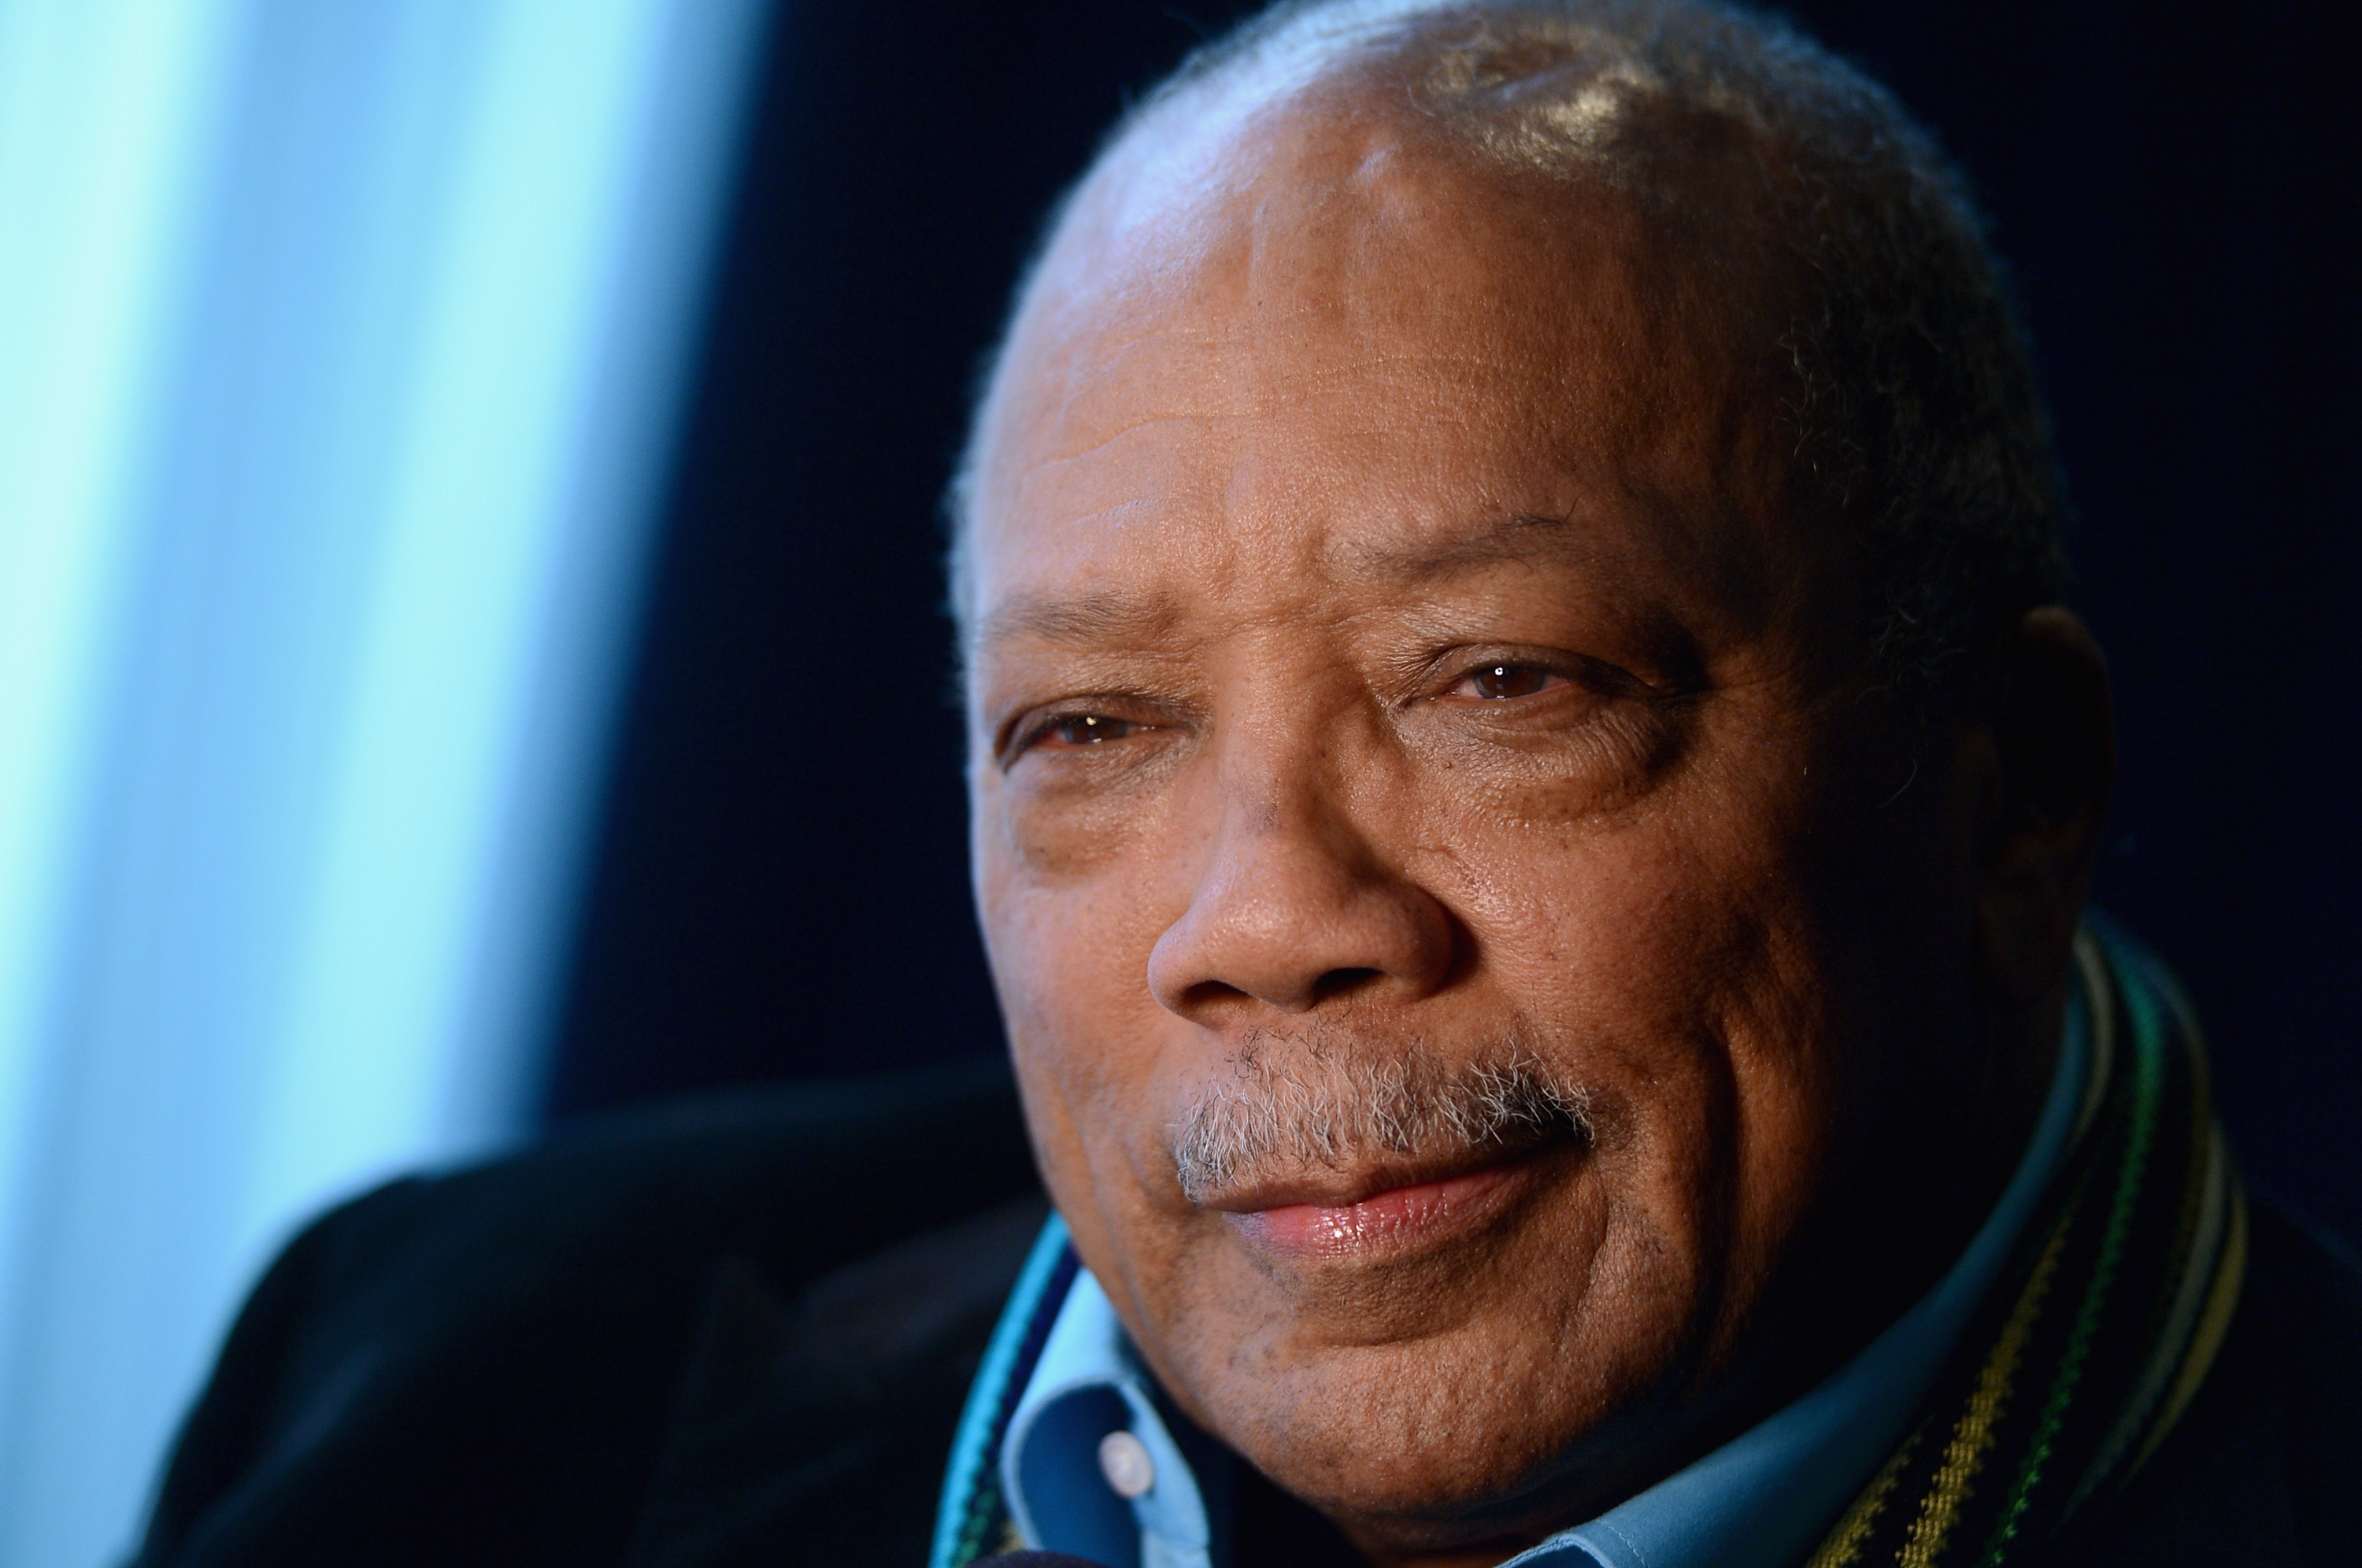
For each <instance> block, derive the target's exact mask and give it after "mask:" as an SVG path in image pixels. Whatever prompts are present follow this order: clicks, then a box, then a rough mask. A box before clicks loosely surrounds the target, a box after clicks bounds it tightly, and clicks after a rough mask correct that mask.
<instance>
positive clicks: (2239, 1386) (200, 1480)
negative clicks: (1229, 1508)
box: [138, 1065, 2362, 1568]
mask: <svg viewBox="0 0 2362 1568" xmlns="http://www.w3.org/2000/svg"><path fill="white" fill-rule="evenodd" d="M1045 1213H1046V1209H1045V1206H1044V1204H1043V1199H1042V1198H1041V1196H1040V1193H1039V1189H1038V1187H1036V1185H1035V1180H1034V1176H1033V1171H1032V1164H1031V1160H1030V1157H1029V1155H1028V1153H1027V1150H1026V1146H1025V1141H1024V1133H1023V1129H1022V1126H1021V1122H1020V1120H1019V1116H1018V1110H1017V1105H1016V1098H1015V1095H1014V1093H1013V1092H1012V1091H1011V1089H1010V1085H1009V1082H1008V1077H1007V1075H1006V1072H1005V1070H1004V1069H1002V1068H1000V1067H999V1066H997V1065H996V1066H974V1067H966V1068H960V1069H956V1070H952V1071H947V1072H937V1073H933V1074H928V1075H922V1076H917V1077H899V1078H894V1079H888V1080H880V1081H877V1082H872V1083H867V1084H859V1085H849V1086H833V1087H828V1088H792V1089H782V1090H774V1091H767V1092H765V1093H762V1094H745V1095H738V1096H733V1097H729V1098H726V1099H715V1100H710V1101H704V1102H698V1103H691V1104H684V1105H679V1106H675V1107H671V1108H668V1109H666V1110H660V1111H657V1112H654V1113H647V1114H643V1115H638V1116H635V1117H630V1118H625V1119H621V1120H618V1121H613V1122H611V1123H608V1124H606V1125H605V1126H602V1127H600V1128H597V1129H592V1130H588V1131H585V1132H578V1133H575V1134H571V1135H568V1136H567V1137H563V1138H560V1139H558V1140H556V1141H554V1142H552V1143H548V1144H546V1145H544V1146H542V1147H539V1148H536V1149H534V1150H531V1151H528V1152H527V1153H524V1154H520V1155H517V1156H515V1157H513V1158H511V1159H507V1160H503V1161H500V1162H498V1163H496V1164H493V1165H487V1166H484V1167H481V1168H480V1169H475V1170H470V1171H466V1172H462V1173H460V1174H458V1175H453V1176H441V1177H436V1178H432V1179H411V1180H406V1181H401V1182H396V1183H394V1184H393V1185H392V1186H390V1187H384V1188H382V1189H381V1190H379V1191H377V1192H374V1193H371V1194H370V1196H368V1197H366V1198H361V1199H359V1200H358V1201H356V1202H354V1203H351V1204H348V1205H347V1206H346V1207H344V1208H342V1209H337V1211H336V1212H334V1213H332V1214H330V1215H328V1216H327V1217H326V1218H325V1219H323V1220H320V1221H319V1222H318V1223H316V1224H315V1225H314V1226H313V1227H312V1228H311V1229H310V1230H308V1231H305V1232H304V1235H303V1236H302V1237H301V1238H299V1239H298V1240H297V1241H296V1242H294V1243H293V1244H292V1245H291V1246H290V1247H289V1248H288V1250H287V1251H286V1253H284V1254H283V1255H282V1256H281V1258H280V1260H279V1261H278V1263H277V1264H275V1265H273V1267H272V1268H271V1270H270V1273H269V1275H266V1276H265V1278H264V1279H263V1282H262V1284H261V1285H260V1286H259V1287H258V1288H257V1289H256V1291H255V1293H254V1296H253V1298H252V1299H251V1300H250V1301H249V1302H248V1305H247V1308H246V1310H245V1312H244V1314H243V1315H242V1316H241V1317H240V1318H239V1320H238V1322H237V1328H236V1329H235V1330H234V1331H232V1333H231V1336H230V1339H229V1342H228V1344H227V1346H226V1348H225V1350H224V1351H223V1353H222V1358H221V1362H220V1364H219V1366H218V1367H217V1368H216V1369H215V1373H214V1375H213V1378H212V1381H211V1383H210V1384H209V1385H208V1386H207V1387H206V1389H205V1392H204V1396H203V1397H202V1398H201V1400H200V1401H199V1403H198V1405H197V1407H196V1408H195V1409H194V1411H193V1413H192V1414H191V1416H190V1418H189V1420H188V1423H187V1426H186V1427H185V1429H184V1430H182V1434H181V1437H180V1441H179V1442H178V1445H177V1446H176V1448H175V1450H174V1452H173V1453H172V1455H171V1463H170V1466H169V1469H168V1471H167V1474H166V1476H165V1480H164V1484H163V1486H162V1490H161V1493H160V1499H159V1501H158V1503H157V1506H156V1509H155V1513H154V1515H153V1518H152V1519H151V1521H150V1523H149V1529H148V1533H147V1537H146V1540H145V1541H144V1543H143V1545H142V1548H141V1551H140V1555H139V1558H138V1562H139V1563H140V1564H141V1565H142V1568H232V1565H237V1568H259V1565H263V1564H272V1565H276V1564H310V1563H319V1564H337V1565H339V1568H363V1565H366V1564H371V1563H381V1562H382V1563H387V1564H394V1563H400V1564H403V1565H405V1568H413V1565H416V1564H421V1563H435V1564H437V1565H458V1564H474V1563H482V1564H487V1565H490V1564H500V1565H502V1568H524V1565H529V1564H539V1563H547V1564H565V1565H567V1568H591V1565H599V1564H632V1565H635V1568H640V1565H646V1568H655V1565H658V1564H662V1565H665V1568H691V1565H694V1568H725V1565H737V1564H749V1565H751V1564H756V1563H762V1564H774V1565H776V1564H787V1563H806V1562H810V1563H815V1564H831V1565H842V1568H856V1565H867V1564H873V1563H874V1564H879V1565H881V1568H882V1565H887V1564H892V1565H896V1568H920V1565H921V1564H922V1563H924V1562H925V1561H926V1553H927V1544H928V1540H929V1537H930V1535H931V1533H932V1529H933V1516H934V1509H935V1501H936V1495H937V1491H938V1488H939V1487H940V1485H941V1484H942V1476H943V1469H944V1460H945V1458H946V1456H947V1454H948V1452H949V1450H950V1445H951V1439H952V1430H953V1427H954V1425H955V1422H956V1420H957V1418H958V1412H959V1408H960V1403H961V1400H962V1397H963V1396H964V1395H965V1393H966V1387H967V1384H968V1380H969V1378H970V1377H971V1376H972V1375H973V1374H974V1372H975V1369H976V1364H977V1360H978V1358H979V1357H980V1356H981V1355H982V1353H983V1349H984V1344H985V1341H986V1340H987V1338H988V1336H989V1334H990V1332H991V1329H992V1325H993V1321H994V1320H995V1318H996V1317H997V1315H998V1313H999V1308H1000V1303H1001V1298H1002V1297H1003V1296H1004V1295H1005V1294H1006V1292H1007V1291H1008V1289H1009V1287H1010V1283H1011V1282H1012V1281H1013V1280H1014V1278H1015V1276H1016V1273H1017V1269H1018V1266H1019V1264H1020V1263H1021V1261H1022V1259H1023V1257H1024V1254H1025V1252H1026V1249H1027V1248H1028V1246H1029V1245H1030V1243H1031V1242H1032V1238H1033V1235H1034V1233H1035V1231H1037V1230H1038V1229H1039V1228H1040V1225H1041V1222H1042V1220H1043V1216H1044V1214H1045ZM2252 1247H2253V1250H2252V1256H2251V1262H2250V1264H2249V1269H2248V1275H2247V1282H2246V1289H2245V1292H2244V1293H2243V1296H2242V1298H2241V1303H2240V1307H2239V1310H2238V1313H2237V1316H2236V1317H2235V1319H2234V1320H2233V1324H2232V1328H2231V1331H2230V1334H2229V1337H2228V1339H2227V1340H2226V1342H2225V1343H2224V1349H2223V1352H2222V1353H2221V1356H2220V1357H2219V1359H2218V1361H2217V1363H2216V1365H2215V1369H2214V1371H2213V1374H2212V1375H2211V1376H2210V1377H2209V1379H2208V1381H2207V1384H2206V1386H2204V1388H2203V1389H2202V1391H2201V1393H2200V1395H2199V1397H2198V1398H2197V1399H2196V1400H2195V1401H2194V1402H2193V1404H2192V1406H2191V1409H2190V1411H2189V1412H2188V1414H2187V1415H2185V1417H2184V1418H2183V1419H2182V1422H2181V1424H2180V1427H2179V1428H2177V1430H2176V1431H2175V1434H2174V1436H2173V1437H2172V1438H2171V1439H2170V1440H2169V1441H2168V1443H2167V1444H2166V1446H2165V1447H2164V1448H2163V1449H2162V1450H2160V1451H2159V1452H2158V1455H2157V1457H2156V1458H2155V1459H2153V1460H2152V1461H2151V1462H2150V1463H2149V1465H2148V1466H2147V1469H2146V1470H2144V1471H2143V1472H2142V1473H2141V1474H2140V1475H2139V1476H2138V1477H2136V1480H2135V1482H2134V1484H2133V1485H2132V1486H2131V1487H2130V1488H2129V1489H2128V1490H2127V1491H2126V1492H2125V1494H2124V1495H2123V1496H2121V1497H2120V1498H2119V1499H2117V1500H2116V1501H2114V1503H2112V1504H2111V1505H2110V1506H2109V1507H2107V1508H2105V1509H2104V1510H2103V1512H2102V1513H2101V1514H2099V1515H2098V1516H2097V1517H2096V1518H2093V1519H2092V1521H2091V1522H2090V1524H2089V1525H2088V1526H2087V1528H2086V1530H2085V1533H2084V1535H2083V1536H2082V1537H2081V1539H2080V1540H2077V1541H2075V1542H2073V1543H2071V1547H2070V1550H2067V1551H2062V1552H2061V1553H2059V1557H2060V1559H2061V1560H2062V1561H2068V1562H2076V1563H2081V1564H2116V1563H2123V1564H2184V1563H2187V1564H2191V1568H2197V1565H2199V1564H2204V1565H2205V1568H2232V1565H2244V1564H2251V1563H2252V1564H2257V1565H2261V1564H2267V1563H2268V1564H2274V1565H2287V1564H2298V1563H2349V1562H2362V1272H2357V1271H2356V1269H2355V1268H2354V1267H2353V1266H2352V1265H2351V1264H2348V1263H2346V1262H2345V1261H2343V1259H2342V1258H2341V1257H2340V1256H2338V1255H2336V1254H2334V1253H2333V1252H2332V1251H2331V1250H2330V1249H2329V1248H2328V1247H2326V1246H2325V1245H2324V1244H2323V1243H2322V1242H2318V1241H2316V1240H2315V1239H2313V1238H2312V1237H2311V1236H2310V1235H2309V1234H2307V1233H2306V1232H2304V1231H2301V1230H2300V1229H2299V1228H2298V1227H2296V1226H2295V1225H2293V1224H2291V1223H2290V1221H2288V1220H2285V1219H2282V1218H2280V1217H2279V1216H2277V1215H2275V1214H2273V1213H2272V1212H2270V1211H2268V1210H2266V1209H2261V1208H2260V1206H2259V1207H2258V1210H2257V1214H2256V1222H2255V1226H2254V1232H2253V1243H2252ZM1274 1539H1275V1538H1274Z"/></svg>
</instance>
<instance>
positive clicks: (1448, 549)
mask: <svg viewBox="0 0 2362 1568" xmlns="http://www.w3.org/2000/svg"><path fill="white" fill-rule="evenodd" d="M1351 556H1352V565H1353V568H1354V569H1355V570H1356V571H1358V572H1359V573H1361V574H1363V575H1365V576H1369V577H1374V578H1379V579H1382V580H1388V581H1396V582H1417V581H1423V580H1428V579H1431V578H1438V577H1446V578H1448V577H1453V576H1457V575H1458V574H1460V573H1462V572H1467V571H1474V570H1477V569H1482V568H1485V567H1488V566H1497V565H1500V564H1501V563H1503V562H1505V561H1508V562H1517V561H1533V562H1539V561H1546V560H1558V561H1591V560H1595V559H1596V558H1597V557H1598V551H1597V549H1596V547H1595V546H1594V545H1593V544H1592V542H1591V541H1589V540H1588V539H1586V538H1584V537H1583V536H1580V535H1579V534H1578V533H1577V532H1575V530H1574V529H1573V513H1569V514H1568V515H1567V516H1564V517H1550V516H1545V515H1543V514H1541V513H1533V512H1518V513H1511V514H1509V515H1508V516H1506V517H1498V518H1495V519H1494V520H1493V521H1491V522H1489V523H1486V524H1485V525H1482V526H1480V527H1478V528H1476V529H1474V530H1473V531H1472V532H1469V533H1465V534H1461V535H1458V536H1453V537H1451V538H1448V539H1438V540H1432V541H1426V542H1422V543H1419V544H1417V545H1410V546H1387V545H1368V544H1356V545H1354V546H1352V547H1351Z"/></svg>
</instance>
